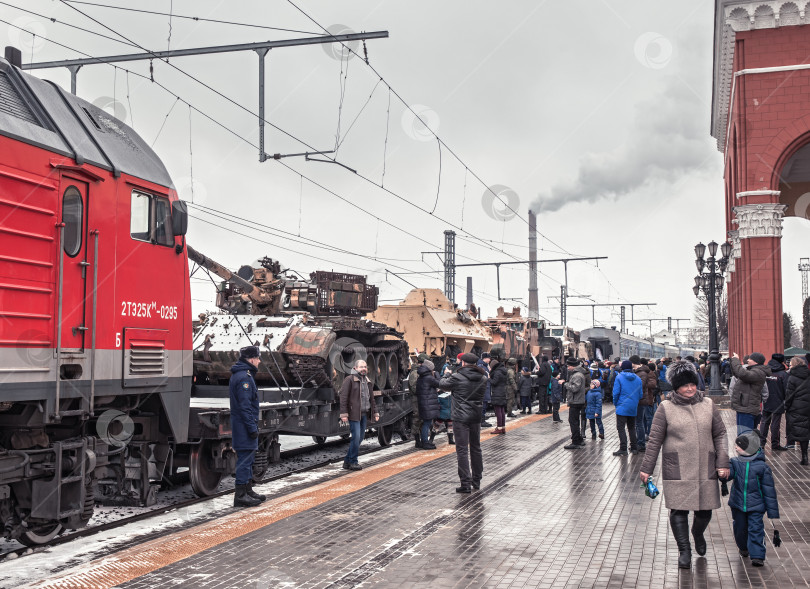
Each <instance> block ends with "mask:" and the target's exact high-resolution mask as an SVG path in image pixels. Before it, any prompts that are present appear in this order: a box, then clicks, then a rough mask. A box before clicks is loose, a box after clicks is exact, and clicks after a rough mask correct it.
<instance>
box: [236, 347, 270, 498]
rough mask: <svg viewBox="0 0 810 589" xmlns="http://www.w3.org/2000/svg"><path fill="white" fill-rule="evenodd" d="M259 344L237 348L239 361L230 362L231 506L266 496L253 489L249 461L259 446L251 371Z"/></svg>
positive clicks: (256, 397)
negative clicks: (233, 466) (233, 464)
mask: <svg viewBox="0 0 810 589" xmlns="http://www.w3.org/2000/svg"><path fill="white" fill-rule="evenodd" d="M260 361H261V360H260V359H259V348H258V347H257V346H246V347H244V348H242V349H241V350H239V361H237V363H236V364H234V365H233V366H231V381H230V391H231V432H232V436H233V438H232V442H231V443H232V445H233V449H234V450H236V493H235V494H234V496H233V505H234V507H255V506H256V505H258V504H259V503H261V502H262V501H264V500H265V499H266V497H265V496H264V495H259V494H258V493H255V492H254V491H253V461H254V460H255V458H256V450H258V449H259V394H258V389H257V388H256V381H255V380H253V375H254V374H256V372H257V371H258V369H259V362H260Z"/></svg>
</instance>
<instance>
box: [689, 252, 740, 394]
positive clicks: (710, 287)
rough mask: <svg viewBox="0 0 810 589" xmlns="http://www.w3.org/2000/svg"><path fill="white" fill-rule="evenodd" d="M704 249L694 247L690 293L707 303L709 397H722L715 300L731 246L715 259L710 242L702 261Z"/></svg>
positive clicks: (720, 290)
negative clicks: (692, 284) (695, 272)
mask: <svg viewBox="0 0 810 589" xmlns="http://www.w3.org/2000/svg"><path fill="white" fill-rule="evenodd" d="M706 247H707V246H705V245H703V244H702V243H699V244H697V245H696V246H695V256H696V259H695V266H697V270H698V275H697V276H695V286H693V287H692V292H694V293H695V296H696V297H700V293H701V291H702V292H703V294H704V295H705V296H706V298H707V300H708V303H709V362H710V369H711V372H710V374H711V382H710V383H709V395H722V394H723V390H722V388H721V387H720V350H719V347H720V344H719V342H718V337H717V306H716V305H717V299H718V298H719V296H720V294H721V293H722V292H723V274H724V273H725V271H726V267H727V266H728V261H729V256H730V255H731V249H732V246H731V244H730V243H728V242H725V243H723V245H721V246H720V257H719V258H717V257H716V255H717V247H718V244H717V243H716V242H715V241H712V242H711V243H710V244H709V245H708V248H709V257H708V259H706V260H704V259H703V256H704V255H705V254H706Z"/></svg>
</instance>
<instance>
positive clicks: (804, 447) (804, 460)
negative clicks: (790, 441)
mask: <svg viewBox="0 0 810 589" xmlns="http://www.w3.org/2000/svg"><path fill="white" fill-rule="evenodd" d="M799 446H801V449H802V461H801V462H800V463H799V464H801V465H802V466H807V465H808V464H810V463H808V461H807V447H808V443H807V442H799Z"/></svg>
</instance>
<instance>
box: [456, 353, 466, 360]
mask: <svg viewBox="0 0 810 589" xmlns="http://www.w3.org/2000/svg"><path fill="white" fill-rule="evenodd" d="M463 355H464V352H459V353H458V354H456V360H461V357H462V356H463Z"/></svg>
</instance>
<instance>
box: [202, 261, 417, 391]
mask: <svg viewBox="0 0 810 589" xmlns="http://www.w3.org/2000/svg"><path fill="white" fill-rule="evenodd" d="M188 252H189V254H188V255H189V260H191V261H193V262H196V263H197V264H199V265H200V266H203V267H205V268H206V269H208V270H209V271H211V272H213V273H214V274H216V275H217V276H219V277H220V278H222V279H223V281H224V282H223V283H222V284H221V285H219V287H218V289H219V290H218V292H217V306H218V307H219V308H220V309H221V311H222V312H219V313H208V314H206V315H205V316H201V321H200V323H199V324H198V325H197V327H196V328H195V332H194V375H195V383H196V388H200V387H202V386H205V385H223V384H225V383H227V381H228V379H229V378H230V367H231V366H232V365H233V363H234V362H235V361H236V360H237V359H238V357H239V349H240V348H241V347H244V346H247V345H256V346H259V349H260V350H261V355H262V362H261V366H260V368H259V372H258V373H257V374H256V381H257V383H259V384H260V386H262V385H264V386H269V387H277V388H281V389H289V387H291V386H300V387H308V388H323V387H329V386H332V387H335V388H336V387H337V386H338V385H339V383H341V382H342V380H343V378H345V376H346V375H347V374H348V373H349V372H350V371H351V365H352V363H353V362H354V361H355V360H358V359H362V360H366V362H367V364H368V368H369V377H370V378H371V379H372V380H373V381H374V382H375V383H376V386H377V388H378V389H379V390H389V389H398V388H399V386H400V382H399V375H400V374H403V373H404V372H405V370H406V367H407V346H406V344H405V342H404V341H403V339H402V334H401V333H399V332H397V331H396V330H394V329H392V328H390V327H388V326H387V325H384V324H382V323H376V322H374V321H369V320H367V319H364V318H363V316H364V315H365V314H366V313H371V312H373V311H374V310H375V309H376V308H377V297H378V293H379V290H378V288H377V287H376V286H374V285H372V284H368V283H367V282H366V277H365V276H360V275H356V274H344V273H338V272H323V271H318V272H313V273H312V274H310V277H309V280H302V279H301V278H299V277H298V276H293V275H292V274H291V273H285V272H284V271H282V269H281V265H280V264H279V262H277V261H274V260H272V259H270V258H266V257H265V258H262V259H261V260H259V263H258V264H257V265H256V266H255V267H252V266H243V267H242V268H241V269H240V270H239V271H238V272H232V271H231V270H229V269H227V268H225V267H224V266H222V265H221V264H219V263H217V262H216V261H214V260H212V259H210V258H208V257H206V256H205V255H203V254H201V253H200V252H197V251H196V250H194V249H193V248H191V247H188Z"/></svg>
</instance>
